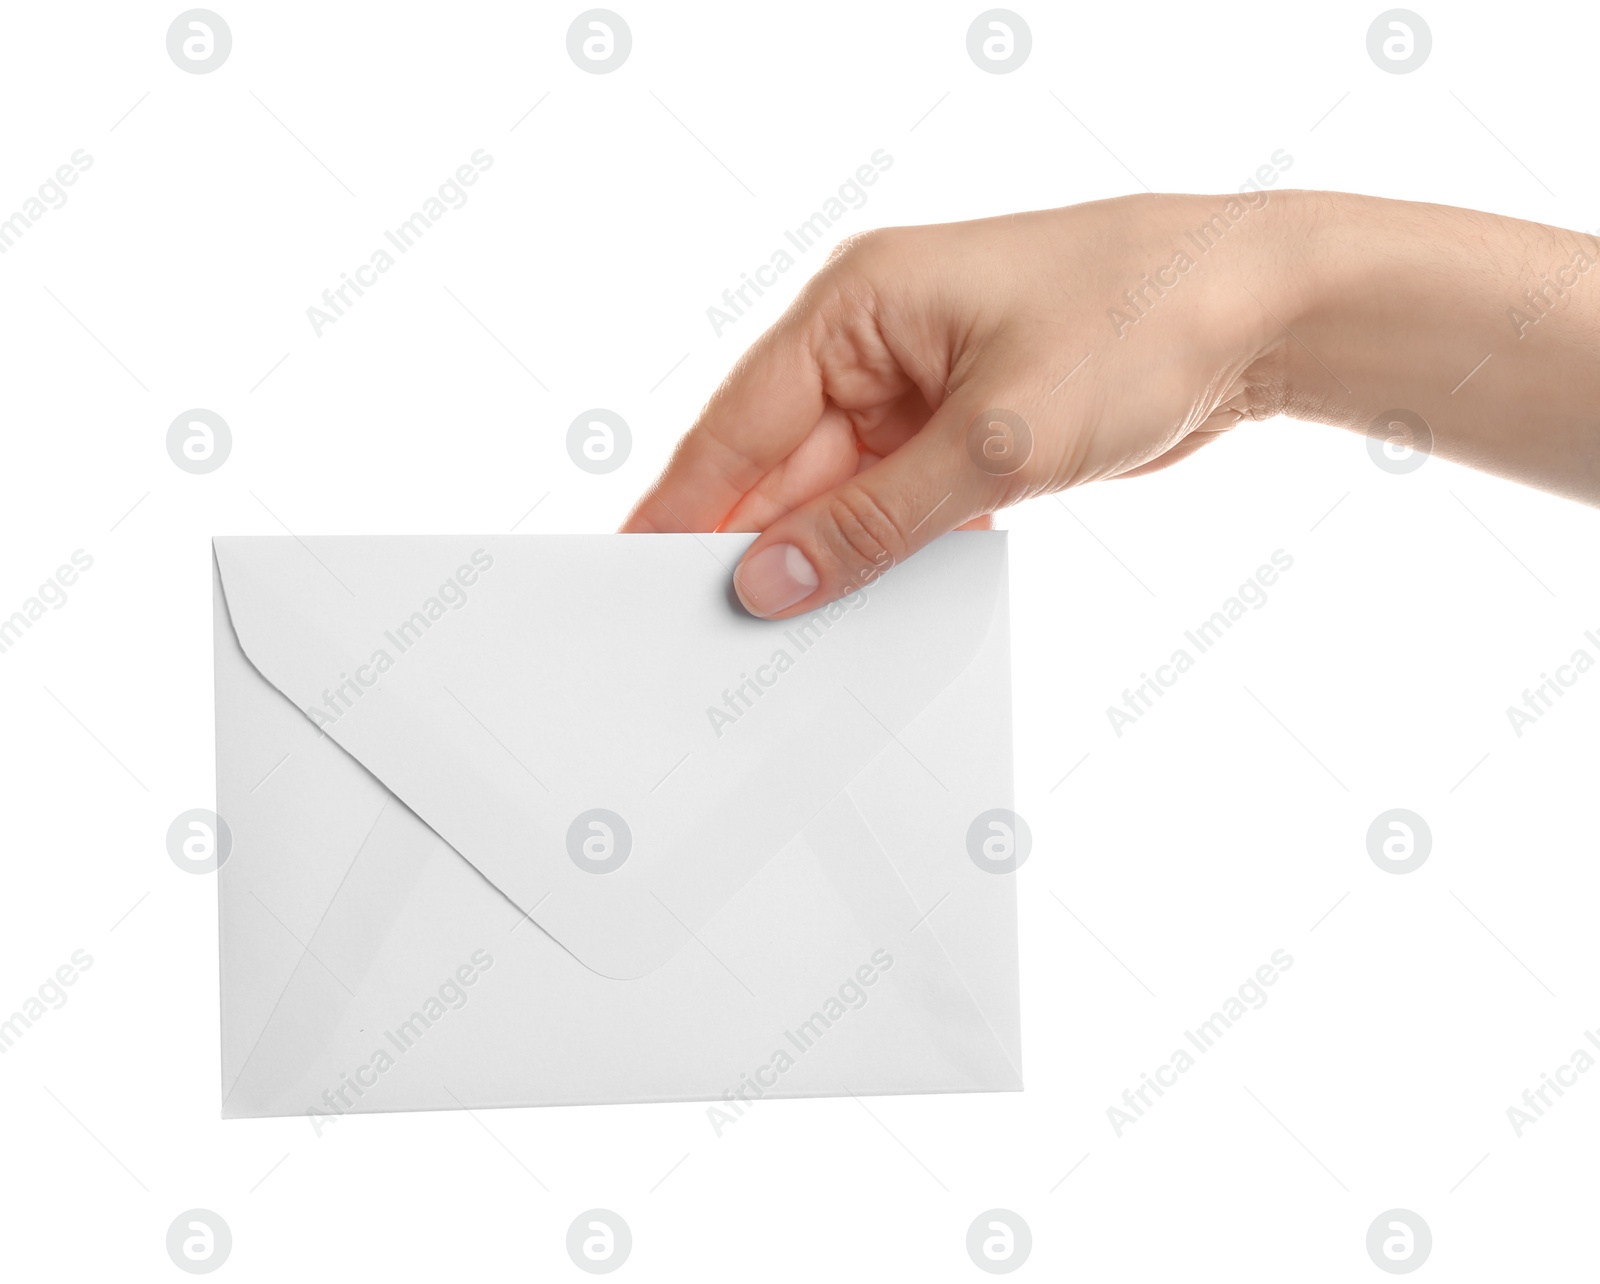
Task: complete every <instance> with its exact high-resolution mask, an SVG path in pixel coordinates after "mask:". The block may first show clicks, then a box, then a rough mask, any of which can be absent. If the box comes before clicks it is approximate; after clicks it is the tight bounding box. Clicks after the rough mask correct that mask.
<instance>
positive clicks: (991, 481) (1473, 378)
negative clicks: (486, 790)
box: [623, 191, 1600, 619]
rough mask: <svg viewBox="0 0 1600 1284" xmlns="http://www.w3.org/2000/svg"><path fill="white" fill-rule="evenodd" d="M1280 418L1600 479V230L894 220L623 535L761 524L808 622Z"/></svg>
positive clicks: (1181, 216) (1204, 217)
mask: <svg viewBox="0 0 1600 1284" xmlns="http://www.w3.org/2000/svg"><path fill="white" fill-rule="evenodd" d="M1208 226H1209V229H1210V230H1209V231H1205V230H1204V229H1207V228H1208ZM1197 232H1198V233H1199V235H1198V237H1197V236H1196V235H1193V234H1194V233H1197ZM1485 357H1487V358H1488V360H1487V361H1485V360H1484V359H1485ZM1480 363H1481V364H1480ZM1475 367H1476V369H1475ZM1469 372H1470V375H1469ZM1397 408H1403V409H1404V410H1406V411H1408V412H1410V416H1407V417H1401V416H1397V415H1394V414H1391V413H1389V412H1392V411H1394V410H1396V409H1397ZM1002 411H1003V412H1007V413H1004V414H998V413H994V412H1002ZM1276 415H1287V416H1289V417H1291V418H1296V419H1304V420H1313V421H1317V422H1321V423H1328V424H1335V425H1338V426H1340V427H1344V428H1350V429H1353V430H1355V431H1358V432H1363V433H1365V432H1374V433H1376V434H1377V435H1379V436H1383V437H1386V438H1394V439H1396V440H1397V441H1399V442H1402V443H1403V444H1405V445H1408V446H1412V447H1414V448H1419V449H1431V451H1432V452H1433V453H1435V454H1438V455H1441V456H1443V457H1445V458H1449V459H1453V460H1456V461H1458V462H1461V463H1465V464H1468V465H1471V466H1473V467H1476V468H1480V469H1483V470H1485V471H1488V472H1492V473H1496V474H1499V475H1501V476H1504V477H1509V478H1514V479H1516V480H1518V481H1522V482H1525V483H1528V484H1530V485H1535V486H1539V487H1543V488H1544V489H1547V490H1550V491H1553V492H1555V493H1558V494H1561V495H1565V496H1568V497H1570V498H1573V499H1577V500H1580V501H1583V502H1586V503H1591V504H1594V503H1600V241H1597V240H1596V239H1595V238H1594V237H1593V236H1589V235H1587V234H1582V233H1577V232H1569V231H1562V230H1561V229H1558V228H1553V227H1546V226H1543V225H1540V224H1536V223H1526V222H1522V221H1520V220H1517V219H1510V218H1502V217H1499V216H1497V215H1492V214H1483V213H1477V212H1474V211H1470V210H1459V209H1451V208H1448V207H1445V206H1438V205H1422V204H1414V203H1410V202H1402V201H1386V200H1380V199H1377V198H1373V197H1363V196H1350V195H1343V194H1338V193H1324V192H1287V191H1286V192H1275V193H1272V194H1270V195H1268V194H1266V193H1250V194H1248V195H1244V196H1232V197H1229V196H1165V195H1161V196H1131V197H1122V198H1119V199H1116V200H1109V201H1097V202H1094V203H1092V204H1088V205H1077V206H1072V207H1070V208H1067V209H1059V210H1044V211H1038V212H1033V213H1026V214H1017V215H1013V216H1010V217H1006V218H996V219H984V220H981V221H978V222H971V223H952V224H944V225H939V226H931V227H910V228H891V229H884V230H881V231H875V232H869V233H866V234H865V235H862V236H859V237H856V238H854V239H852V240H850V241H847V242H846V243H845V244H843V245H841V246H840V247H839V249H838V250H837V251H836V252H835V253H834V255H833V256H832V257H831V258H830V260H829V261H828V263H827V264H826V265H825V266H824V267H823V268H822V270H821V271H819V272H818V273H817V275H816V276H814V277H813V278H812V279H811V280H810V281H809V282H808V283H807V284H806V286H805V287H804V289H803V290H802V291H801V293H800V296H799V297H798V298H797V299H796V300H795V302H794V303H793V305H792V306H791V307H790V308H789V310H788V311H787V312H786V313H785V314H784V315H783V316H782V317H781V318H780V319H779V320H778V322H777V323H776V324H775V325H773V327H772V328H771V329H770V330H768V331H767V332H766V333H765V334H763V335H762V336H761V337H760V338H759V339H758V340H757V341H756V342H755V344H754V345H753V346H752V347H751V348H750V350H749V351H748V352H746V353H745V354H744V356H743V357H742V358H741V359H740V360H739V362H738V364H737V365H736V366H735V367H734V369H733V371H732V373H731V374H730V375H729V376H728V378H727V379H726V381H725V382H724V383H723V384H722V386H721V387H720V388H719V389H718V390H717V391H716V393H715V394H714V395H713V396H712V398H711V400H710V402H709V403H708V404H707V405H706V407H705V409H704V410H703V411H702V413H701V415H700V417H699V419H698V420H697V422H696V423H695V425H694V427H693V428H691V429H690V431H689V432H688V433H687V434H686V435H685V436H684V438H683V439H682V441H681V442H680V443H679V444H678V447H677V449H676V451H675V452H674V454H673V456H672V459H671V461H670V463H669V464H668V465H667V468H666V470H665V471H664V472H663V474H662V475H661V477H660V478H659V479H658V480H657V482H656V483H655V484H654V486H653V487H652V488H651V489H650V491H649V492H648V493H647V494H646V495H645V496H644V497H643V498H642V499H641V500H640V501H639V503H638V505H637V507H636V508H635V509H634V511H633V513H632V514H631V515H630V516H629V518H628V520H627V522H626V523H625V524H624V526H623V529H624V530H625V531H660V532H677V531H714V530H722V531H759V532H761V536H760V538H759V539H757V540H756V541H755V543H754V544H753V545H752V546H751V547H750V549H749V551H748V552H747V553H746V554H745V556H744V558H743V560H742V561H741V562H740V565H739V568H738V570H737V571H736V573H735V576H734V583H735V587H736V589H737V591H738V593H739V596H740V599H741V600H742V601H743V602H744V604H745V606H746V607H747V608H748V609H749V610H751V611H752V612H753V613H754V614H756V615H761V616H766V617H770V618H774V619H787V618H789V617H791V616H794V615H800V614H804V613H806V612H809V611H813V610H815V609H817V608H818V607H820V606H824V605H826V604H827V603H828V602H830V601H832V600H834V599H835V598H838V597H841V596H843V595H844V594H846V593H850V592H853V591H855V590H856V589H857V588H859V587H861V586H862V585H863V584H866V583H868V582H870V581H872V580H874V579H876V578H877V577H878V576H880V575H882V574H884V573H885V572H886V571H888V570H889V569H890V568H892V567H893V566H895V565H896V564H898V563H899V562H901V561H903V560H904V559H905V558H907V557H910V556H912V555H913V554H914V553H915V552H916V551H917V550H918V549H920V548H922V547H923V546H924V545H926V544H927V543H929V542H930V541H931V540H933V539H935V538H937V537H938V536H939V535H941V534H943V533H945V532H946V531H949V530H952V529H955V528H957V527H963V526H966V527H971V526H986V525H988V524H989V515H990V514H992V513H994V512H996V511H998V510H999V509H1001V508H1004V507H1007V506H1008V505H1011V504H1015V503H1018V502H1019V501H1021V500H1024V499H1027V498H1030V497H1032V496H1035V495H1041V494H1048V493H1051V492H1054V491H1061V490H1066V489H1068V488H1069V487H1073V486H1080V485H1083V484H1085V483H1086V482H1091V481H1099V480H1102V479H1106V478H1112V477H1133V476H1137V475H1139V474H1140V473H1143V472H1148V471H1150V470H1152V469H1156V468H1163V467H1166V466H1168V465H1170V464H1172V463H1175V462H1177V461H1178V460H1181V459H1183V458H1184V457H1185V456H1187V455H1189V454H1192V453H1193V452H1194V451H1195V450H1197V449H1199V448H1200V447H1201V446H1203V445H1204V444H1205V443H1206V442H1208V441H1211V440H1214V439H1215V438H1216V437H1217V436H1218V435H1220V434H1221V433H1224V432H1226V431H1227V430H1228V429H1230V428H1232V427H1234V426H1235V425H1236V424H1238V423H1241V422H1243V421H1245V420H1247V419H1248V420H1260V419H1268V418H1272V417H1273V416H1276ZM1411 416H1420V417H1421V421H1422V423H1423V424H1424V425H1425V427H1423V428H1421V429H1420V430H1419V429H1418V428H1417V427H1415V425H1416V424H1417V422H1418V421H1417V420H1416V419H1415V418H1413V417H1411ZM1019 421H1020V422H1019Z"/></svg>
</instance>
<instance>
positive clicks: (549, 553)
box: [215, 532, 1005, 978]
mask: <svg viewBox="0 0 1600 1284" xmlns="http://www.w3.org/2000/svg"><path fill="white" fill-rule="evenodd" d="M752 538H753V537H752V536H748V535H707V536H692V535H628V536H505V535H500V536H417V537H330V538H313V539H306V540H299V539H291V538H277V537H247V538H219V539H217V540H216V541H215V551H216V557H217V563H218V566H219V568H220V570H221V574H222V581H223V589H224V595H225V597H226V600H227V604H228V610H229V615H230V618H231V620H232V623H233V627H234V630H235V632H236V634H237V636H238V638H239V642H240V645H241V647H242V648H243V650H244V652H245V655H246V656H247V657H248V658H249V659H250V661H251V663H252V664H254V665H255V667H256V668H257V669H258V670H260V672H261V673H262V674H263V675H264V676H265V677H266V678H267V680H268V681H270V682H271V683H272V684H273V685H274V686H275V687H277V688H278V690H279V691H281V692H282V693H283V694H284V695H285V696H287V697H288V698H289V699H290V700H291V701H293V703H294V704H296V705H297V706H298V707H299V708H300V709H301V710H303V711H305V712H306V714H307V716H308V717H310V718H312V720H313V721H314V722H316V723H317V724H318V725H319V726H320V727H322V729H323V730H324V731H325V732H326V734H327V735H329V736H330V737H331V738H332V739H333V740H334V741H335V742H337V743H338V744H339V745H340V746H341V747H342V748H343V749H345V750H346V751H347V752H349V753H350V754H351V755H352V756H354V757H355V758H356V759H357V760H358V761H360V762H361V763H362V765H363V766H365V767H366V768H367V769H368V770H369V771H371V772H372V773H373V774H374V775H375V776H376V777H377V778H378V779H379V780H380V781H382V782H383V784H384V785H385V786H387V787H388V788H389V789H390V790H391V791H392V792H393V793H394V794H395V795H396V796H397V797H398V798H400V800H401V801H402V802H404V803H405V804H406V805H407V806H408V807H410V808H411V809H412V810H413V811H414V812H415V813H416V814H417V815H418V816H420V817H421V818H422V819H423V820H424V821H426V822H427V823H428V824H429V825H430V826H431V827H432V828H433V829H434V830H435V831H437V832H438V833H439V834H440V836H441V837H443V838H444V839H445V841H446V842H448V843H450V845H451V846H452V847H454V848H455V849H456V850H457V851H458V852H460V853H461V855H463V856H464V857H465V858H466V859H467V860H468V861H470V862H471V863H472V864H473V865H474V866H475V867H476V868H477V869H478V870H479V872H480V873H482V874H483V875H484V876H485V877H486V878H487V879H488V880H489V881H490V882H491V883H493V884H494V885H495V886H496V887H498V888H499V889H500V890H501V891H502V892H503V893H505V895H506V896H508V897H509V898H510V899H511V900H512V901H513V902H514V903H515V904H516V905H517V906H518V907H519V908H520V909H521V910H522V911H523V912H524V913H527V914H528V915H529V916H530V917H531V918H532V919H533V920H534V921H535V922H536V923H537V924H538V925H539V926H540V927H541V928H543V929H544V930H545V931H547V932H548V933H550V935H551V936H552V937H554V938H555V939H556V940H557V941H559V942H560V943H561V944H562V945H563V946H564V947H566V948H567V949H568V950H570V951H571V952H572V953H573V954H574V955H575V956H577V958H578V959H579V960H580V961H582V962H583V963H584V964H586V965H587V966H589V967H591V968H593V969H594V970H595V971H597V972H599V973H601V974H602V975H605V976H610V977H617V978H626V977H635V976H641V975H644V974H645V973H646V972H648V971H651V970H652V969H654V968H655V967H657V966H659V965H660V964H661V963H662V962H663V961H664V960H665V959H667V958H668V957H670V956H671V955H672V954H673V953H674V952H675V951H676V950H678V949H680V948H682V946H683V945H684V944H685V942H686V941H687V940H688V939H689V938H690V936H691V934H692V933H693V932H694V931H696V930H697V929H698V928H699V927H700V925H701V924H703V923H705V922H706V921H707V920H708V919H709V918H710V916H711V915H712V914H714V913H715V912H716V911H717V910H718V909H720V908H721V906H722V905H723V904H724V903H725V902H726V901H727V899H728V898H729V897H730V896H731V895H732V894H733V893H734V892H735V891H736V890H737V889H738V888H739V887H740V886H742V885H743V884H744V882H745V881H746V880H748V879H749V878H750V877H751V875H753V874H754V873H755V872H756V870H757V869H759V868H760V867H761V865H762V864H763V863H764V862H765V861H766V860H768V859H769V858H770V857H771V856H773V855H774V854H775V853H776V852H777V851H779V850H780V849H781V848H782V847H783V846H784V845H785V844H786V843H788V842H789V841H790V840H791V839H792V838H794V837H795V835H796V834H797V833H799V832H800V830H801V829H802V828H803V827H804V826H805V825H806V823H807V822H808V821H809V820H811V819H812V818H813V817H814V816H815V815H816V814H817V813H818V812H820V811H821V810H822V808H823V807H825V806H826V805H827V804H828V802H829V801H831V800H832V798H833V797H834V796H835V795H836V794H837V793H838V792H839V791H840V790H842V789H844V788H845V787H846V786H847V785H848V784H849V783H850V781H851V779H852V778H853V777H854V776H855V775H856V774H857V772H859V770H860V769H861V767H862V766H864V765H865V764H866V763H867V762H868V761H870V759H871V758H872V757H873V755H875V754H877V753H878V752H880V751H881V750H882V749H883V748H884V747H885V746H886V745H887V744H888V743H889V742H890V740H891V739H892V737H894V736H895V735H896V734H898V732H899V731H900V730H901V728H903V727H904V726H905V725H906V723H907V722H908V721H909V720H910V719H911V718H912V717H913V716H914V715H915V714H916V713H917V712H918V711H919V710H921V709H922V708H923V707H925V706H926V704H927V703H928V701H929V700H931V699H932V698H933V697H934V696H935V695H937V694H938V692H939V691H940V690H942V689H943V688H944V687H945V686H946V685H947V684H948V683H949V682H950V681H951V679H952V678H954V676H955V675H956V674H957V673H959V672H960V671H961V670H962V669H963V668H964V667H965V665H966V664H967V663H968V662H969V661H970V660H971V658H972V656H973V655H974V654H975V653H976V651H977V649H978V646H979V643H980V641H981V639H982V638H983V636H984V635H985V634H986V633H987V631H988V629H989V627H990V622H991V620H992V618H993V616H994V612H995V610H996V609H997V603H998V602H999V601H1001V600H1002V598H1001V595H1000V593H999V591H998V590H999V587H1000V585H1001V584H1002V583H1003V579H1004V576H1005V537H1004V535H1003V534H1000V533H995V532H961V533H957V534H954V535H949V536H945V537H944V538H942V539H940V540H938V541H936V542H935V543H934V544H933V545H932V546H930V547H929V548H928V549H927V550H925V551H924V552H923V553H921V554H919V555H918V556H917V557H916V558H913V559H911V560H910V561H909V562H908V563H907V564H906V565H905V566H903V567H899V568H897V569H896V570H895V572H894V574H892V575H890V576H888V577H887V578H885V579H883V580H880V581H878V582H876V583H874V584H872V585H870V586H869V587H867V588H864V589H862V590H860V591H859V592H857V593H855V594H853V595H852V596H851V597H850V598H849V599H847V600H845V601H844V602H841V603H839V604H836V605H835V606H834V607H832V608H829V609H825V610H823V611H819V612H816V613H814V614H813V615H811V616H808V617H801V618H799V619H796V620H790V621H783V622H777V623H774V622H770V621H761V620H756V619H753V618H752V617H750V616H749V615H747V614H745V612H744V611H743V610H742V609H741V608H740V607H739V606H738V604H737V602H736V601H735V600H734V599H733V597H732V594H731V591H730V569H731V568H732V567H733V566H734V565H735V564H736V563H737V561H738V558H739V556H740V554H741V553H742V552H743V551H744V549H745V548H746V547H747V546H748V545H749V543H750V541H751V539H752ZM930 787H933V786H931V785H930ZM619 855H620V856H621V857H622V860H621V863H620V864H617V863H616V862H617V858H618V856H619ZM613 865H614V866H615V867H614V868H612V867H611V866H613Z"/></svg>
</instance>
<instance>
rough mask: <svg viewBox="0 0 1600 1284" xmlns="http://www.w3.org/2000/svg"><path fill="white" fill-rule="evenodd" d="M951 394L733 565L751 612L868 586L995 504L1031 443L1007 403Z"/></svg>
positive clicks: (787, 608) (786, 608)
mask: <svg viewBox="0 0 1600 1284" xmlns="http://www.w3.org/2000/svg"><path fill="white" fill-rule="evenodd" d="M982 405H983V403H982V402H981V401H979V400H976V399H974V398H971V397H964V396H961V395H959V394H958V395H956V396H952V397H950V398H948V399H947V400H946V401H945V403H944V404H943V405H942V406H941V407H940V408H939V410H938V412H937V413H936V414H935V415H934V417H933V418H932V419H930V420H929V421H928V423H927V425H926V426H924V427H923V428H922V429H921V430H920V431H919V432H918V433H917V434H916V435H915V436H913V437H911V438H910V439H909V440H908V441H906V442H905V444H903V445H902V446H900V447H899V448H898V449H897V450H894V451H892V452H890V453H889V454H888V455H886V456H885V457H884V458H883V459H881V460H879V461H878V462H877V463H875V464H873V465H871V466H870V467H869V468H866V469H863V470H862V471H861V472H859V473H857V474H856V475H855V476H854V477H851V478H850V479H848V480H847V481H845V482H842V483H841V484H840V485H838V486H836V487H834V488H833V489H832V490H830V491H828V492H826V493H825V494H822V495H819V496H817V497H816V498H815V499H813V500H811V501H809V502H808V503H806V504H803V505H801V506H800V507H799V508H796V509H794V510H793V511H792V512H789V513H786V514H785V515H784V516H783V517H781V518H779V519H778V520H777V521H775V522H774V523H773V524H772V525H771V526H769V527H768V528H767V529H766V530H765V531H763V532H762V534H761V537H760V538H759V539H758V540H756V542H755V543H754V544H752V545H751V546H750V548H749V550H748V551H747V552H746V553H745V555H744V557H743V558H742V559H741V560H740V562H739V566H738V569H737V570H735V571H734V575H733V583H734V588H735V590H736V591H737V592H738V594H739V600H740V601H741V602H743V603H744V605H745V608H746V609H747V610H748V611H749V612H750V613H751V614H752V615H758V616H761V617H763V618H766V619H788V618H789V617H790V616H793V615H799V614H802V613H803V612H806V611H812V610H815V609H817V608H818V607H821V606H826V605H827V604H828V603H829V602H832V601H834V600H835V599H837V598H841V597H844V596H845V595H847V594H849V593H853V592H855V591H856V590H858V589H861V588H864V587H865V586H866V585H868V584H870V583H872V582H873V581H874V580H876V579H878V578H879V577H880V576H882V575H883V574H884V573H885V572H886V571H888V570H890V569H891V568H892V567H894V566H896V565H898V564H899V563H900V562H903V561H904V560H905V559H906V558H908V557H910V556H911V555H912V554H913V553H915V552H916V551H917V550H918V549H921V548H923V547H925V546H926V545H928V544H929V543H931V542H932V541H933V540H935V539H937V538H938V537H939V536H940V535H943V534H944V533H945V532H947V531H951V530H954V529H955V528H956V527H958V526H960V525H962V524H964V523H966V522H968V521H970V520H971V519H972V518H974V517H979V516H981V515H983V514H986V513H991V512H993V511H994V510H995V509H996V508H998V507H1000V506H1001V505H1003V504H1004V503H1005V502H1006V500H1007V498H1008V496H1009V494H1010V493H1011V485H1010V483H1011V482H1012V481H1014V480H1015V477H1014V476H1013V474H1016V473H1017V472H1018V471H1019V470H1020V469H1021V467H1022V464H1023V463H1025V462H1026V461H1027V458H1028V456H1029V455H1030V454H1031V451H1032V435H1031V433H1030V432H1029V430H1028V428H1027V425H1026V424H1025V423H1024V422H1023V421H1022V420H1021V419H1020V418H1019V417H1018V416H1016V415H1014V414H1012V413H1011V412H1009V411H1001V410H995V411H985V410H983V409H982Z"/></svg>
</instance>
